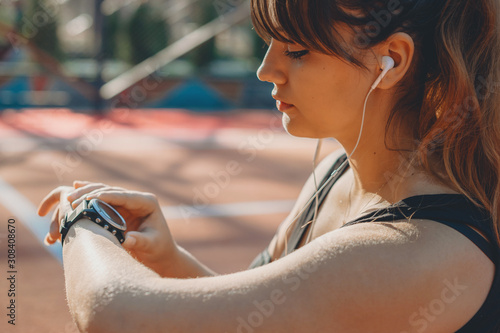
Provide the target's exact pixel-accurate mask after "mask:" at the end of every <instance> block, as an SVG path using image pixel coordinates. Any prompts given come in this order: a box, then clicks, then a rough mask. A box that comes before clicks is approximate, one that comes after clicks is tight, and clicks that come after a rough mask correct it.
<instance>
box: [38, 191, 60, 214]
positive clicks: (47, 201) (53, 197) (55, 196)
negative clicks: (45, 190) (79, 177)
mask: <svg viewBox="0 0 500 333" xmlns="http://www.w3.org/2000/svg"><path fill="white" fill-rule="evenodd" d="M63 189H64V187H63V186H59V187H57V188H55V189H53V190H52V191H51V192H50V193H49V194H47V196H46V197H45V198H43V199H42V201H41V202H40V205H39V206H38V211H37V212H38V215H40V216H45V215H47V213H48V212H49V211H50V210H51V209H52V207H53V206H54V205H55V204H57V203H58V202H59V200H60V196H61V193H62V191H63Z"/></svg>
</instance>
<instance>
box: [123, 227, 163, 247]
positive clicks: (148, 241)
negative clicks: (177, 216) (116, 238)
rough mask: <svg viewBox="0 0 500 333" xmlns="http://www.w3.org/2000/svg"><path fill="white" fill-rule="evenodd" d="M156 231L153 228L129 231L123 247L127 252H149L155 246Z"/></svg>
mask: <svg viewBox="0 0 500 333" xmlns="http://www.w3.org/2000/svg"><path fill="white" fill-rule="evenodd" d="M154 237H155V231H154V230H153V229H151V228H147V229H146V230H144V231H142V232H139V231H129V232H128V233H127V236H126V237H125V242H123V244H122V246H123V247H124V248H125V249H127V250H133V251H140V252H148V251H149V250H150V249H151V247H152V246H153V244H154V241H153V240H154Z"/></svg>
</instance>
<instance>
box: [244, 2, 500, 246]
mask: <svg viewBox="0 0 500 333" xmlns="http://www.w3.org/2000/svg"><path fill="white" fill-rule="evenodd" d="M251 6H252V21H253V24H254V27H255V30H256V31H257V33H258V34H259V35H260V36H261V37H262V38H263V39H264V40H266V41H268V42H269V41H270V40H271V39H276V40H279V41H282V42H288V43H295V44H299V45H302V46H303V47H305V48H307V49H310V50H315V51H318V52H321V53H325V54H331V55H333V56H337V57H339V58H341V59H345V60H347V61H350V62H351V63H352V64H353V65H355V66H358V67H360V68H366V67H365V66H364V65H363V63H362V61H361V60H360V59H358V57H357V56H356V55H357V54H359V52H356V50H361V51H362V50H369V49H370V48H371V47H373V46H375V45H377V44H379V43H381V42H383V41H385V40H386V39H387V38H388V37H389V36H391V35H392V34H394V33H396V32H400V31H401V32H406V33H408V34H409V35H410V36H411V37H412V38H413V41H414V43H415V54H414V57H413V61H412V64H411V67H410V69H409V71H408V73H407V77H406V78H405V79H404V80H402V81H401V82H400V83H399V85H398V87H397V93H396V101H395V105H394V107H393V109H392V110H391V113H390V117H389V121H388V123H387V128H386V142H387V135H389V134H390V133H394V131H396V130H398V129H400V128H401V125H406V126H408V125H412V124H418V125H417V126H415V125H413V126H412V129H413V140H414V142H415V144H414V146H413V147H412V149H414V151H415V152H416V156H417V158H416V160H417V163H419V164H420V165H422V166H423V167H424V168H425V169H426V170H427V171H428V172H429V173H430V174H433V175H434V176H435V177H436V178H437V179H439V180H441V181H442V182H443V183H446V184H449V185H451V186H453V187H454V188H455V189H456V190H458V191H459V192H461V193H463V194H464V195H466V196H467V197H468V198H469V199H470V200H472V201H473V202H474V203H475V204H476V205H478V206H482V207H483V208H485V209H487V210H488V211H489V212H490V213H491V216H492V218H493V221H494V223H495V231H496V234H497V240H499V241H500V223H499V221H498V218H499V216H500V3H499V1H498V0H252V5H251ZM340 26H346V27H349V28H350V29H352V31H353V32H354V36H355V37H354V42H351V43H349V42H346V41H345V40H343V39H342V36H341V34H340V33H339V31H338V30H337V29H338V28H339V27H340ZM386 144H387V143H386Z"/></svg>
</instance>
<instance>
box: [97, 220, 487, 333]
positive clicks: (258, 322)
mask: <svg viewBox="0 0 500 333" xmlns="http://www.w3.org/2000/svg"><path fill="white" fill-rule="evenodd" d="M429 231H430V230H426V229H425V228H424V229H417V228H415V227H414V226H412V225H411V224H409V223H401V224H399V223H398V224H395V225H391V226H388V225H384V224H378V223H377V224H375V223H371V224H366V225H357V226H352V227H349V228H345V229H340V230H336V231H333V232H330V233H328V234H326V235H324V236H322V237H319V238H317V239H316V240H314V241H313V242H311V243H310V244H308V245H306V246H304V247H302V248H301V249H299V250H297V251H295V252H293V253H292V254H290V255H288V256H286V257H284V258H282V259H280V260H277V261H275V262H273V263H271V264H269V265H266V266H263V267H259V268H256V269H253V270H250V271H245V272H239V273H235V274H231V275H225V276H218V277H209V278H200V279H190V280H172V279H159V278H158V279H156V278H155V279H148V280H146V281H141V282H140V283H139V284H134V285H133V286H130V288H122V290H121V291H120V292H119V293H116V294H115V297H113V298H112V305H113V306H112V308H113V309H114V311H107V312H106V317H107V320H110V321H112V322H116V321H118V320H120V318H123V313H127V314H132V315H133V316H134V318H133V319H132V317H131V316H127V319H124V320H123V325H122V326H120V327H119V329H117V330H116V331H120V332H129V331H130V332H135V331H138V330H140V331H141V332H157V331H168V332H226V331H227V332H253V331H254V330H255V331H259V332H277V333H279V332H292V331H293V332H310V331H314V332H326V331H328V332H389V331H395V332H401V331H407V332H413V331H414V332H416V331H418V329H419V328H420V329H421V328H422V325H427V326H426V327H427V330H426V332H438V331H455V330H457V329H459V328H460V327H461V326H462V325H463V324H465V322H466V321H467V320H468V319H467V316H468V315H470V316H472V315H473V314H474V309H473V307H474V306H475V305H474V304H473V305H472V308H471V305H470V304H471V302H473V301H475V300H476V298H477V293H478V288H479V287H477V286H480V287H483V289H484V286H485V285H486V284H487V283H488V282H487V281H485V280H481V277H479V276H478V274H477V272H476V270H480V269H482V266H481V265H482V264H481V263H480V262H479V263H477V260H476V259H477V258H476V257H475V256H474V254H473V252H470V251H462V252H461V253H460V255H461V257H460V261H459V260H458V259H457V257H456V254H457V253H456V250H459V249H460V248H461V247H463V246H464V243H460V242H461V240H460V239H459V238H456V239H455V238H454V237H459V235H455V234H449V233H448V230H444V229H443V232H441V231H439V232H437V233H436V232H435V231H436V230H433V231H432V232H429ZM443 235H447V236H446V237H447V239H444V238H443V239H441V238H442V237H443ZM450 235H451V237H450ZM438 241H440V242H442V243H443V244H444V245H443V246H442V247H439V249H441V251H438V252H437V253H436V252H435V251H431V247H432V246H429V244H433V245H435V244H436V242H438ZM453 242H458V243H457V245H456V246H455V247H453V246H451V247H450V246H449V244H452V243H453ZM427 243H428V244H427ZM435 249H436V248H435V247H434V250H435ZM112 289H113V288H110V289H109V290H112ZM487 289H488V288H487ZM487 289H486V290H487ZM481 297H482V296H481ZM451 300H453V301H451ZM433 306H434V308H432V307H433ZM479 306H480V304H479ZM438 307H439V308H438ZM441 307H442V308H443V309H441ZM422 309H423V310H422ZM425 309H430V310H427V311H428V313H426V312H425V311H426V310H425ZM422 311H424V312H422ZM429 311H430V312H429ZM432 311H439V312H440V313H439V316H438V315H436V313H434V312H432ZM476 311H477V309H476ZM457 313H458V314H459V318H456V314H457ZM454 316H455V317H454ZM464 320H465V321H464ZM419 325H420V326H419ZM115 327H116V326H115ZM114 331H115V330H111V329H110V330H108V332H114Z"/></svg>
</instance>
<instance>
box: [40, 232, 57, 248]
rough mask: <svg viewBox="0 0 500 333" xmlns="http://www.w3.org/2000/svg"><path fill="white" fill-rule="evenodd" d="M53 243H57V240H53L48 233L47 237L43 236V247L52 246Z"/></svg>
mask: <svg viewBox="0 0 500 333" xmlns="http://www.w3.org/2000/svg"><path fill="white" fill-rule="evenodd" d="M55 242H57V240H56V239H53V238H52V236H50V233H47V235H45V238H44V240H43V243H44V244H45V245H47V246H49V245H52V244H54V243H55Z"/></svg>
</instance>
